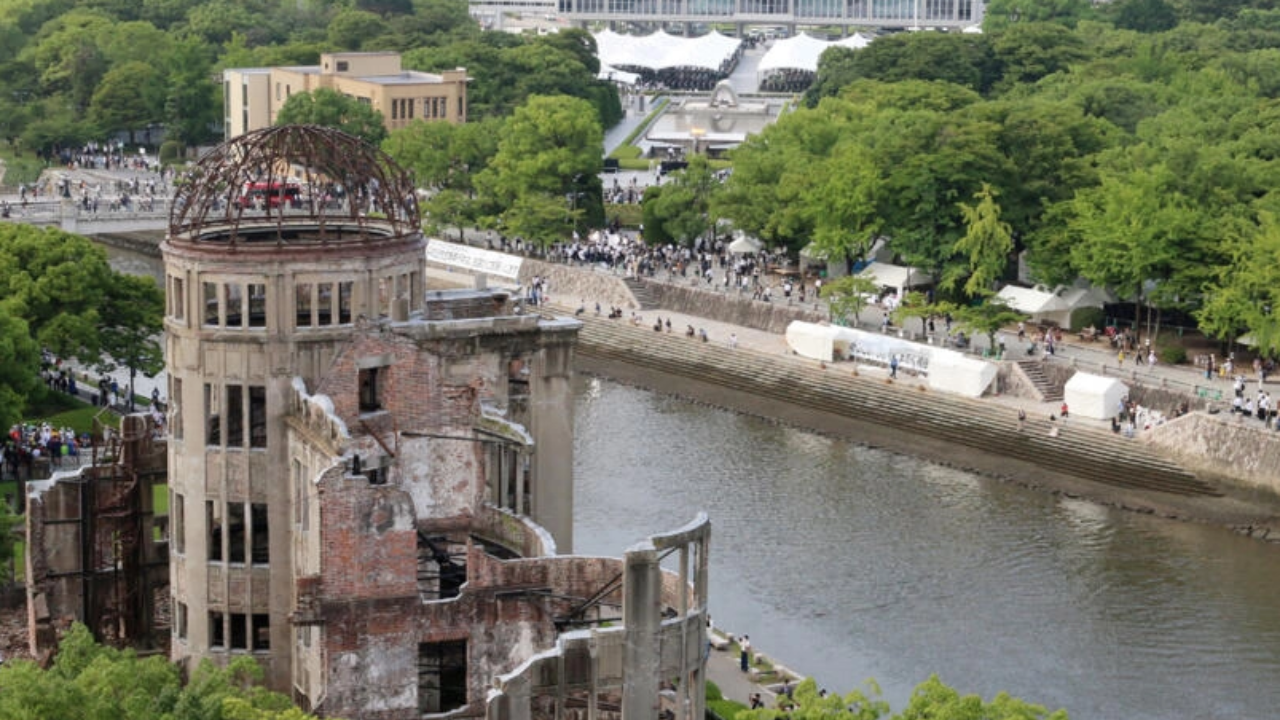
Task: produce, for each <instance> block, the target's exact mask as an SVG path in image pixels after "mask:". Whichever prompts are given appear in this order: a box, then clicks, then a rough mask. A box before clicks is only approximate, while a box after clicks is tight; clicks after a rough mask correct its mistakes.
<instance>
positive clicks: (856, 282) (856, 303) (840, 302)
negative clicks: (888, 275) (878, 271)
mask: <svg viewBox="0 0 1280 720" xmlns="http://www.w3.org/2000/svg"><path fill="white" fill-rule="evenodd" d="M879 289H880V286H879V285H876V281H875V280H872V279H871V278H869V277H863V276H861V275H845V276H844V277H841V278H836V279H835V280H830V281H828V282H825V283H823V284H822V290H821V292H820V293H819V294H820V295H822V298H823V299H824V300H826V301H827V305H828V307H830V308H831V320H832V321H833V322H835V323H837V324H839V325H846V324H848V322H849V317H850V316H852V317H853V322H854V324H855V325H856V324H858V322H860V321H859V319H858V316H859V315H860V314H861V313H862V311H863V310H865V309H866V307H867V305H869V304H870V303H871V298H872V297H874V296H875V293H876V291H878V290H879Z"/></svg>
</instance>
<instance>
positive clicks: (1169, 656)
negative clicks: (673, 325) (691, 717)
mask: <svg viewBox="0 0 1280 720" xmlns="http://www.w3.org/2000/svg"><path fill="white" fill-rule="evenodd" d="M578 383H579V390H580V392H579V393H578V402H577V417H576V423H577V424H576V430H577V436H578V439H577V443H576V453H577V455H576V472H577V496H576V525H575V528H576V529H575V533H576V537H575V543H576V548H575V549H576V550H577V551H578V552H582V553H599V554H608V555H616V554H618V553H619V552H620V551H621V549H623V548H624V547H626V546H628V545H630V544H632V543H633V542H635V541H636V540H638V539H640V538H642V537H644V536H645V535H647V534H649V533H651V532H656V531H660V530H668V529H672V528H675V527H677V526H679V525H681V524H683V523H684V522H685V521H687V520H689V519H690V518H691V517H692V516H693V514H694V513H695V512H696V511H697V510H700V509H705V510H706V511H707V512H708V513H709V514H710V516H711V520H712V523H713V528H714V529H713V539H712V544H711V570H712V578H711V592H712V601H711V607H712V616H713V617H714V618H715V621H716V624H717V625H718V626H721V627H725V628H728V629H731V630H733V631H736V632H746V633H750V635H751V636H752V640H753V641H754V642H755V643H756V645H757V646H758V647H760V648H761V649H763V650H765V651H766V652H769V653H772V654H774V655H776V656H777V657H778V658H779V659H780V660H781V661H783V662H784V663H787V664H790V665H792V666H793V667H794V668H795V669H796V670H798V671H800V672H803V673H806V674H810V675H813V676H814V677H816V678H817V679H818V680H819V682H820V683H821V684H823V685H825V686H827V687H828V688H830V689H832V690H840V691H845V690H848V689H851V688H852V687H854V686H856V685H859V684H861V683H862V682H863V681H864V680H866V679H867V678H875V679H876V680H877V681H878V682H879V683H880V685H881V687H882V688H883V690H884V693H885V696H886V698H887V699H888V700H890V702H891V703H892V705H893V707H894V709H895V710H901V709H902V708H903V707H904V706H905V702H906V699H907V697H908V695H909V693H910V690H911V688H912V687H914V686H915V685H916V684H917V683H919V682H920V681H922V680H924V679H926V678H927V677H928V676H929V675H930V674H931V673H937V674H938V675H939V676H940V677H941V679H942V680H943V681H944V682H946V683H948V684H950V685H952V686H953V687H956V688H957V689H958V690H960V691H961V692H966V693H968V692H972V693H979V694H981V695H982V696H983V697H985V698H990V697H991V696H993V695H994V694H995V693H996V692H998V691H1000V690H1007V691H1009V692H1010V693H1012V694H1014V695H1016V696H1019V697H1022V698H1025V699H1027V700H1030V701H1033V702H1037V703H1040V704H1043V705H1046V706H1049V707H1050V708H1058V707H1065V708H1066V709H1067V710H1068V711H1069V712H1070V714H1071V717H1072V718H1073V719H1075V720H1094V719H1096V720H1107V719H1110V718H1125V719H1126V720H1134V719H1140V718H1150V719H1151V720H1157V719H1159V720H1165V719H1167V718H1210V717H1213V718H1268V717H1274V716H1275V714H1276V710H1275V706H1276V704H1277V701H1280V682H1278V681H1280V612H1277V610H1278V609H1280V547H1276V546H1269V545H1266V544H1263V543H1260V542H1257V541H1254V540H1249V539H1246V538H1241V537H1239V536H1236V535H1234V534H1232V533H1229V532H1226V531H1224V530H1220V529H1218V528H1215V527H1209V526H1203V525H1198V524H1192V523H1183V522H1176V521H1170V520H1161V519H1158V518H1152V517H1149V516H1143V515H1137V514H1133V513H1126V512H1121V511H1115V510H1111V509H1108V508H1104V507H1100V506H1097V505H1093V504H1091V503H1087V502H1082V501H1078V500H1072V499H1067V498H1059V497H1054V496H1051V495H1048V494H1046V493H1042V492H1037V491H1031V490H1026V489H1022V488H1019V487H1014V486H1011V485H1008V484H1004V483H1000V482H998V481H993V480H989V479H986V478H982V477H978V476H975V475H971V474H969V473H965V472H962V471H958V470H952V469H948V468H943V467H940V466H937V465H931V464H928V463H923V462H920V461H917V460H914V459H911V458H906V457H903V456H899V455H893V454H890V453H887V452H883V451H878V450H872V449H866V448H861V447H857V446H854V445H851V444H849V443H847V442H843V441H839V440H833V439H829V438H825V437H822V436H818V435H814V434H812V433H807V432H802V431H798V430H794V429H791V428H786V427H779V426H776V425H772V424H770V423H767V422H764V421H761V420H757V419H754V418H748V417H744V416H740V415H735V414H732V413H727V412H722V411H718V410H713V409H709V408H706V407H703V406H699V405H694V404H691V403H686V402H683V401H680V400H677V399H673V398H669V397H665V396H661V395H656V394H653V393H649V392H646V391H642V390H637V389H634V388H629V387H624V386H620V385H616V384H612V383H609V382H605V381H600V380H596V379H593V378H579V379H578Z"/></svg>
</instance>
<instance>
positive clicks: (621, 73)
mask: <svg viewBox="0 0 1280 720" xmlns="http://www.w3.org/2000/svg"><path fill="white" fill-rule="evenodd" d="M596 78H597V79H600V80H608V81H609V82H615V83H622V84H623V85H635V84H636V83H637V82H639V80H640V76H639V75H637V74H635V73H629V72H627V71H625V70H619V69H618V68H616V67H613V66H611V65H605V64H603V63H601V65H600V72H599V74H597V75H596Z"/></svg>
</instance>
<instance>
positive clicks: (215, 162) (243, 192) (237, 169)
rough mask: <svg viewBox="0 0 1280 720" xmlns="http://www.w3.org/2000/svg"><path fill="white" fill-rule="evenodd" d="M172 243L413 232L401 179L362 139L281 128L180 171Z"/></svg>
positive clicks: (353, 238) (249, 136)
mask: <svg viewBox="0 0 1280 720" xmlns="http://www.w3.org/2000/svg"><path fill="white" fill-rule="evenodd" d="M172 207H173V210H172V212H171V213H170V215H169V236H170V238H178V237H182V238H186V239H188V240H193V241H197V242H199V241H206V242H217V243H231V244H234V243H249V242H252V243H266V242H277V243H281V242H289V243H297V242H304V243H305V242H316V243H335V242H357V241H362V240H367V239H370V238H373V237H386V236H388V235H403V234H405V233H408V232H414V231H416V230H418V228H419V227H420V222H419V216H418V202H417V197H416V194H415V190H414V185H413V182H412V179H411V178H410V176H409V174H408V173H407V172H405V171H404V170H402V169H401V168H400V167H399V166H398V165H396V163H395V161H393V160H392V159H391V158H390V157H389V156H388V155H387V154H385V153H383V152H382V151H381V150H379V149H377V148H375V147H373V146H372V145H369V144H368V143H366V142H364V141H363V140H361V139H359V138H357V137H355V136H354V135H350V134H348V133H345V132H342V131H340V130H334V129H332V128H327V127H320V126H318V125H282V126H277V127H269V128H264V129H262V130H257V131H255V132H251V133H246V134H244V135H241V136H240V137H238V138H235V139H234V140H230V141H228V142H225V143H223V144H222V145H219V146H218V147H216V148H214V149H213V150H211V151H210V152H208V153H207V154H205V156H204V157H202V158H201V159H200V160H199V161H198V162H197V163H196V165H195V167H193V168H192V169H191V170H190V171H189V172H187V173H186V174H185V175H184V176H183V178H182V180H181V183H180V186H179V187H178V190H177V192H176V193H175V196H174V199H173V206H172Z"/></svg>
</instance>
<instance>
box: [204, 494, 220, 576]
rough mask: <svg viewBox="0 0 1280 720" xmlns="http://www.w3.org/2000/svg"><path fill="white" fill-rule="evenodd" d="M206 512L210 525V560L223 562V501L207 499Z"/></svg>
mask: <svg viewBox="0 0 1280 720" xmlns="http://www.w3.org/2000/svg"><path fill="white" fill-rule="evenodd" d="M204 514H205V524H206V525H208V527H209V560H210V562H222V503H220V502H214V501H213V500H205V502H204Z"/></svg>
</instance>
